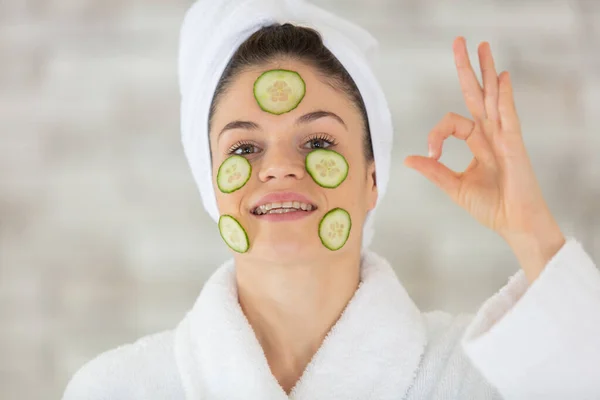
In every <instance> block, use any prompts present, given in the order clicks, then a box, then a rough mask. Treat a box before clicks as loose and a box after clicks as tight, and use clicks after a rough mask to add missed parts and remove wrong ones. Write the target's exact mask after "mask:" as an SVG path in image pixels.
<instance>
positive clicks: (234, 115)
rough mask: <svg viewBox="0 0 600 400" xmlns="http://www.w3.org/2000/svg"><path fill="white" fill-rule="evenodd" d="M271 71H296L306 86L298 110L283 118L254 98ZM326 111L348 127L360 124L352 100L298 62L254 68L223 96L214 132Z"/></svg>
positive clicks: (218, 105) (237, 79) (242, 74)
mask: <svg viewBox="0 0 600 400" xmlns="http://www.w3.org/2000/svg"><path fill="white" fill-rule="evenodd" d="M271 69H288V70H291V71H295V72H297V73H298V74H300V76H301V77H302V79H303V80H304V82H305V84H306V93H305V95H304V98H303V99H302V101H301V102H300V104H298V107H296V108H295V109H293V110H292V111H290V112H288V113H284V114H280V115H273V114H270V113H268V112H265V111H263V110H262V109H261V108H260V106H259V105H258V103H257V101H256V99H255V98H254V93H253V88H254V82H255V81H256V79H257V78H258V77H259V76H260V75H261V74H262V73H263V72H265V71H268V70H271ZM315 110H326V111H331V112H334V113H336V114H338V115H339V116H340V117H341V118H342V119H343V120H344V121H345V122H346V124H347V125H348V126H354V125H355V124H357V123H358V124H360V115H359V113H358V111H357V110H355V108H354V106H353V104H352V102H351V100H350V99H349V98H348V96H347V95H346V94H345V93H343V92H342V91H340V90H338V89H334V88H333V87H332V86H331V85H329V84H328V83H325V81H324V79H323V78H322V77H320V76H319V75H318V74H317V72H316V70H315V69H314V68H313V67H311V66H308V65H306V64H304V63H301V62H298V61H281V62H278V63H276V64H275V63H274V64H270V65H266V66H261V67H252V68H250V69H247V70H244V72H242V73H240V74H239V75H238V76H237V77H236V78H235V80H234V81H233V82H232V83H231V85H230V86H229V87H228V88H227V91H226V92H225V93H224V94H223V95H222V97H221V98H220V99H219V102H218V104H217V109H216V110H215V114H214V119H213V120H214V124H213V125H212V130H213V131H216V130H218V129H219V128H220V127H222V126H224V125H226V124H227V123H228V122H230V121H232V120H236V119H244V120H251V121H257V122H258V123H259V124H260V125H263V124H267V125H268V124H269V123H278V124H281V123H286V122H287V121H288V120H289V122H290V123H293V121H295V119H296V118H297V117H298V116H300V115H303V114H305V113H307V112H311V111H315Z"/></svg>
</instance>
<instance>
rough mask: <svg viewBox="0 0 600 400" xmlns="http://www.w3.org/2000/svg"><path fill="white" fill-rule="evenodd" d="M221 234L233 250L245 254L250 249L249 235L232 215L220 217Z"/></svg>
mask: <svg viewBox="0 0 600 400" xmlns="http://www.w3.org/2000/svg"><path fill="white" fill-rule="evenodd" d="M219 233H221V237H222V238H223V240H224V241H225V243H227V246H229V247H230V248H231V249H232V250H234V251H237V252H238V253H245V252H246V251H248V248H249V247H250V244H249V241H248V235H247V234H246V231H245V230H244V228H242V225H240V223H239V222H238V221H237V220H236V219H235V218H233V217H232V216H231V215H226V214H225V215H221V217H219Z"/></svg>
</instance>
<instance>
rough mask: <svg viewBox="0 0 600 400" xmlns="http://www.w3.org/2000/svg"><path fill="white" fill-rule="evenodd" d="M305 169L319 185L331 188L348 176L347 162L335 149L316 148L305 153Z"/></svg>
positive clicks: (338, 184)
mask: <svg viewBox="0 0 600 400" xmlns="http://www.w3.org/2000/svg"><path fill="white" fill-rule="evenodd" d="M306 170H307V171H308V173H309V174H310V176H312V178H313V179H314V180H315V182H317V183H318V184H319V185H320V186H322V187H324V188H330V189H332V188H336V187H338V186H340V185H341V184H342V182H344V180H345V179H346V177H347V176H348V162H347V161H346V159H345V158H344V156H343V155H341V154H340V153H338V152H336V151H333V150H328V149H316V150H313V151H311V152H310V153H308V154H307V155H306Z"/></svg>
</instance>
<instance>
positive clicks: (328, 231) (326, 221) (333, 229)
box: [319, 207, 352, 250]
mask: <svg viewBox="0 0 600 400" xmlns="http://www.w3.org/2000/svg"><path fill="white" fill-rule="evenodd" d="M350 228H352V220H351V219H350V214H348V211H346V210H344V209H342V208H339V207H338V208H334V209H333V210H331V211H328V212H327V214H325V215H324V216H323V218H322V219H321V222H320V223H319V238H321V243H323V246H325V247H327V248H328V249H329V250H339V249H341V248H342V247H343V246H344V244H346V241H347V240H348V237H349V236H350Z"/></svg>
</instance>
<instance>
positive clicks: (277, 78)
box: [254, 69, 306, 115]
mask: <svg viewBox="0 0 600 400" xmlns="http://www.w3.org/2000/svg"><path fill="white" fill-rule="evenodd" d="M305 93H306V84H305V83H304V80H303V79H302V77H301V76H300V74H298V73H297V72H294V71H289V70H287V69H272V70H270V71H266V72H263V73H262V74H261V75H260V76H259V77H258V79H256V81H255V82H254V98H255V99H256V101H257V102H258V105H259V106H260V108H261V109H262V110H263V111H267V112H269V113H271V114H276V115H279V114H283V113H286V112H289V111H292V110H293V109H294V108H296V107H297V106H298V104H300V102H301V101H302V98H303V97H304V94H305Z"/></svg>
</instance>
